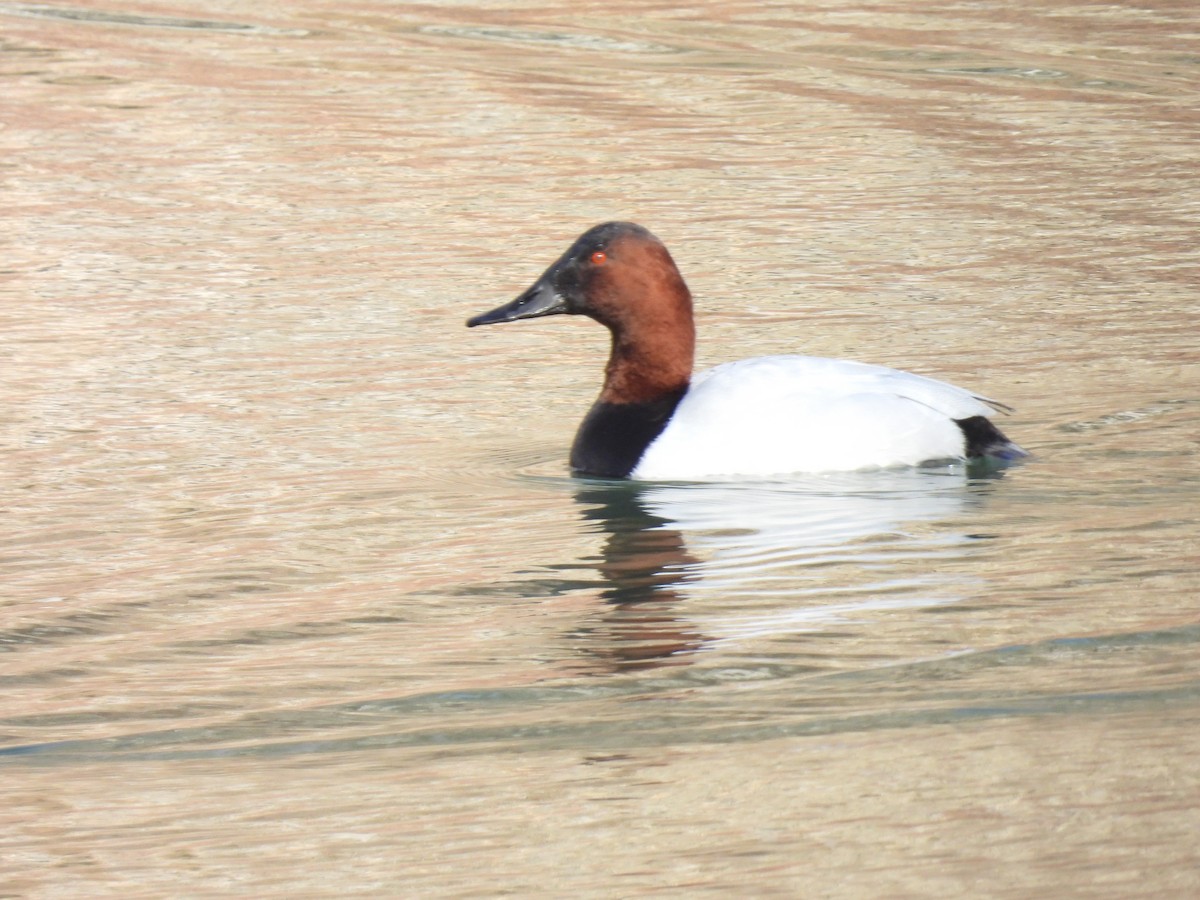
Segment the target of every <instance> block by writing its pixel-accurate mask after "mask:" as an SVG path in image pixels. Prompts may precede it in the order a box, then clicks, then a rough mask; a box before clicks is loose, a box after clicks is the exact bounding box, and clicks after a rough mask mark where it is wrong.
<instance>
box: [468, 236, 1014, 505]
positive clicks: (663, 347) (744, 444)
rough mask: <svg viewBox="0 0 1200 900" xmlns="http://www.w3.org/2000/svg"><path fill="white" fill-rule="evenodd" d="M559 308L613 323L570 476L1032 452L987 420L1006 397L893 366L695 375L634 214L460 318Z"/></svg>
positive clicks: (671, 301)
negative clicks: (497, 301)
mask: <svg viewBox="0 0 1200 900" xmlns="http://www.w3.org/2000/svg"><path fill="white" fill-rule="evenodd" d="M564 314H565V315H582V316H588V317H590V318H592V319H594V320H595V321H597V322H599V323H600V324H601V325H603V326H605V327H606V328H607V329H608V330H609V332H611V335H612V345H611V349H610V352H609V357H608V363H607V365H606V367H605V370H604V383H603V386H602V388H601V390H600V395H599V397H597V398H596V401H595V402H594V403H593V404H592V407H591V409H590V410H589V411H588V412H587V414H586V415H585V416H584V419H583V421H582V423H581V424H580V426H579V429H578V431H577V433H576V435H575V440H574V443H573V444H572V446H571V452H570V466H571V469H572V471H573V472H574V474H576V475H578V476H584V477H594V478H601V479H632V480H638V481H711V480H722V479H747V478H749V479H761V478H780V477H786V476H788V475H798V474H801V473H805V474H815V473H823V472H847V471H856V470H870V469H892V468H897V467H915V466H929V465H943V464H955V463H964V462H965V463H967V464H970V463H972V462H975V461H988V462H991V463H997V464H999V465H1001V466H1004V465H1007V464H1008V463H1010V462H1012V461H1014V460H1017V459H1020V458H1021V457H1024V456H1027V455H1028V454H1027V453H1026V451H1025V450H1024V449H1022V448H1021V447H1020V446H1018V445H1017V444H1015V443H1013V442H1012V441H1010V440H1009V439H1008V438H1007V437H1006V436H1005V435H1004V434H1003V432H1001V431H1000V429H999V428H997V427H996V425H995V424H994V423H993V422H992V421H991V416H992V415H994V414H995V413H997V412H1011V411H1012V410H1011V408H1010V407H1008V406H1005V405H1004V404H1002V403H999V402H997V401H995V400H991V399H989V398H987V397H984V396H981V395H979V394H975V393H973V392H971V391H969V390H965V389H964V388H960V387H956V386H955V385H952V384H948V383H946V382H943V381H937V380H935V379H932V378H927V377H924V376H921V375H915V374H913V373H911V372H905V371H902V370H899V369H892V368H888V367H886V366H880V365H873V364H870V363H863V362H856V361H853V360H845V359H827V358H822V357H815V356H804V355H777V356H761V357H755V358H751V359H742V360H737V361H734V362H728V363H723V364H721V365H717V366H715V367H713V368H711V369H708V370H706V371H704V372H701V373H700V374H698V375H693V367H694V360H695V347H696V328H695V321H694V318H693V310H692V295H691V292H690V291H689V290H688V287H687V284H686V283H685V282H684V280H683V276H682V275H681V274H680V271H679V268H678V266H676V264H675V261H674V260H673V259H672V258H671V254H670V253H669V252H668V251H667V248H666V245H665V244H663V242H662V241H660V240H659V239H658V238H657V237H655V236H654V235H653V234H652V233H651V232H650V231H649V230H647V229H646V228H644V227H643V226H641V225H638V224H635V223H633V222H605V223H603V224H600V225H596V226H594V227H592V228H589V229H588V230H587V231H585V232H584V233H583V234H582V235H580V236H579V238H578V239H576V240H575V242H574V243H572V244H571V245H570V247H568V248H567V250H566V252H565V253H563V254H562V256H560V257H559V258H558V259H557V260H556V261H555V262H554V263H552V264H551V265H550V267H549V268H547V269H546V271H545V272H544V273H543V274H542V275H541V277H539V278H538V279H537V280H536V281H535V282H534V283H533V285H532V286H531V287H529V288H528V289H527V290H526V291H524V292H523V293H521V294H520V295H518V296H517V297H516V299H514V300H512V301H511V302H508V303H505V304H503V305H501V306H499V307H497V308H495V309H493V310H491V311H490V312H485V313H482V314H480V315H477V316H474V317H473V318H471V319H469V320H468V321H467V326H468V327H470V328H475V327H478V326H481V325H493V324H497V323H502V322H515V321H518V320H521V319H534V318H540V317H543V316H553V315H564Z"/></svg>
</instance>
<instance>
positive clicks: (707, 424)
mask: <svg viewBox="0 0 1200 900" xmlns="http://www.w3.org/2000/svg"><path fill="white" fill-rule="evenodd" d="M996 406H997V405H996V404H994V403H993V402H992V401H988V400H987V399H986V398H983V397H979V396H976V395H974V394H972V393H971V392H970V391H966V390H963V389H962V388H959V387H955V386H954V385H951V384H946V383H945V382H942V381H937V380H935V379H932V378H924V377H922V376H920V375H913V374H911V373H909V372H902V371H900V370H898V369H889V368H886V367H884V366H873V365H869V364H866V363H858V362H851V361H848V360H840V359H823V358H820V357H812V356H764V357H758V358H755V359H745V360H740V361H738V362H732V363H726V364H724V365H720V366H717V367H716V368H713V369H709V370H708V371H706V372H703V373H701V374H700V375H698V376H697V377H696V378H695V379H694V380H693V382H692V385H691V387H690V388H689V390H688V392H687V394H686V395H685V396H684V398H683V399H682V400H681V401H680V403H679V405H678V407H676V409H675V412H674V415H672V417H671V421H670V423H669V424H668V425H667V427H666V428H665V429H664V430H663V432H662V433H661V434H660V435H659V436H658V438H657V439H655V440H654V441H653V443H651V444H650V445H649V446H648V447H647V448H646V452H645V453H644V454H643V455H642V458H641V460H640V461H639V462H638V465H637V466H636V468H635V469H634V470H633V472H632V473H631V474H632V477H634V478H639V479H646V480H686V479H692V478H696V479H699V478H707V477H713V476H719V475H746V476H765V475H775V474H780V475H781V474H787V473H791V472H832V471H851V470H855V469H868V468H876V467H888V466H904V465H917V464H920V463H923V462H929V461H932V460H939V459H954V458H961V457H963V456H964V455H966V449H967V440H966V436H965V434H964V429H963V427H962V426H960V425H959V422H961V421H978V418H983V419H986V417H987V416H988V415H990V414H991V413H992V412H993V411H994V409H995V408H996ZM984 424H986V422H985V423H984ZM997 434H999V433H998V432H997ZM1001 439H1003V438H1002V436H1001Z"/></svg>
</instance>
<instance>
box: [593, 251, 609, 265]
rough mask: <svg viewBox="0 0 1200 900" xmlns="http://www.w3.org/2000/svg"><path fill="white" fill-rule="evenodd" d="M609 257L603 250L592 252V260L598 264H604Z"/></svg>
mask: <svg viewBox="0 0 1200 900" xmlns="http://www.w3.org/2000/svg"><path fill="white" fill-rule="evenodd" d="M606 259H608V254H607V253H605V252H604V251H603V250H597V251H596V252H595V253H593V254H592V262H593V263H594V264H595V265H597V266H602V265H604V261H605V260H606Z"/></svg>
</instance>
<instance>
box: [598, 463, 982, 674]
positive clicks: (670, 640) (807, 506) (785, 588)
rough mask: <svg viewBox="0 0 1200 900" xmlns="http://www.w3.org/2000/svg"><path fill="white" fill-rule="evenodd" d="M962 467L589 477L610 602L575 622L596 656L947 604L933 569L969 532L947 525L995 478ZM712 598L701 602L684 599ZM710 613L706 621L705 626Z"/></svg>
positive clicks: (666, 649) (646, 652)
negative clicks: (670, 480) (764, 478)
mask: <svg viewBox="0 0 1200 900" xmlns="http://www.w3.org/2000/svg"><path fill="white" fill-rule="evenodd" d="M998 477H1000V475H994V476H991V477H990V478H988V479H979V478H975V479H968V477H967V474H966V470H965V467H963V466H955V467H948V468H946V469H941V470H933V469H902V470H890V471H885V472H851V473H835V474H829V475H817V476H807V477H804V478H795V479H789V480H788V481H786V482H771V483H768V482H739V483H712V484H689V485H662V484H660V485H632V484H628V483H621V482H607V483H605V482H591V483H588V484H587V486H586V487H584V488H583V489H582V490H580V491H579V493H578V495H577V497H578V500H579V501H580V503H581V504H583V506H584V508H585V509H584V513H583V515H584V518H585V519H588V520H592V521H596V522H598V523H600V525H601V527H602V528H603V529H604V531H606V532H607V534H608V538H607V540H606V542H605V544H604V548H603V558H602V560H601V562H600V565H599V567H598V568H599V570H600V572H601V574H602V575H603V576H604V577H605V579H606V580H607V581H608V584H609V587H608V589H607V590H606V591H605V593H604V597H605V599H607V600H609V601H610V603H611V604H613V605H612V606H609V607H607V608H606V609H605V610H604V611H603V612H602V613H600V614H599V618H600V624H596V623H592V624H589V625H588V626H585V627H584V628H582V629H581V631H580V633H581V634H582V633H586V634H587V635H588V636H589V638H594V637H595V636H596V634H597V633H602V634H603V635H604V636H605V643H604V644H603V646H602V647H597V646H596V644H595V643H593V642H592V641H590V640H589V645H590V646H589V655H591V656H593V658H594V657H595V656H597V655H602V656H604V657H605V658H606V659H608V660H610V661H613V660H621V661H622V662H623V663H626V664H627V663H629V662H632V661H639V662H642V663H648V662H650V660H651V659H653V658H655V657H660V658H666V657H675V661H677V662H678V661H682V660H681V659H680V655H681V654H684V653H686V652H687V651H694V650H697V649H700V648H702V647H703V646H705V645H707V644H709V643H712V642H713V641H716V640H721V639H725V638H732V637H745V636H750V635H771V634H780V633H790V632H795V631H807V630H810V629H812V628H814V627H822V626H824V625H827V624H828V623H829V622H831V621H835V620H837V619H840V618H843V617H846V616H848V615H853V614H856V613H861V612H865V611H868V610H871V609H882V608H905V607H912V608H917V607H926V606H934V605H940V604H944V603H949V602H953V601H955V600H957V599H959V598H960V596H961V590H962V587H961V585H960V584H958V583H957V582H956V581H955V580H954V579H953V577H949V578H942V577H940V576H939V575H938V574H937V571H936V570H937V568H938V564H939V563H940V564H947V563H950V562H952V561H953V560H954V559H955V558H958V557H960V556H961V555H962V554H963V553H964V552H965V549H966V547H967V546H968V544H969V542H970V541H971V536H970V535H969V534H968V533H967V532H966V531H964V530H963V529H962V528H961V527H956V526H955V525H954V524H953V523H954V521H955V520H956V519H959V518H960V517H962V516H963V514H964V513H966V512H967V511H968V510H969V508H970V507H971V506H972V505H973V504H976V503H978V502H979V501H980V500H981V499H982V497H983V496H984V495H985V494H986V493H987V492H988V491H989V490H990V489H991V486H992V485H993V484H994V479H996V478H998ZM695 600H712V601H715V602H716V603H717V604H718V605H717V606H716V607H714V606H713V605H711V604H701V607H703V612H701V610H700V609H699V608H698V607H697V606H696V605H694V604H693V603H689V604H686V605H685V604H684V601H695ZM701 622H702V623H703V624H702V625H701V624H700V623H701Z"/></svg>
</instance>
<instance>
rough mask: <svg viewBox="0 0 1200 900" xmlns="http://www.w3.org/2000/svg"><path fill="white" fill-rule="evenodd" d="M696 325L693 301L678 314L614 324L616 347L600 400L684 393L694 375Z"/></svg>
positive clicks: (624, 400) (642, 400)
mask: <svg viewBox="0 0 1200 900" xmlns="http://www.w3.org/2000/svg"><path fill="white" fill-rule="evenodd" d="M695 355H696V329H695V327H694V326H693V325H692V316H691V304H690V303H688V304H687V306H686V309H681V310H679V311H678V314H673V315H667V314H660V315H659V316H657V317H656V321H654V322H651V323H639V327H638V328H636V329H631V328H620V327H613V328H612V350H611V351H610V353H609V357H608V365H607V366H606V367H605V370H604V387H603V389H601V391H600V396H599V398H598V399H597V402H600V403H616V404H626V403H638V404H640V403H652V402H654V401H656V400H658V399H660V398H662V397H667V396H672V395H682V393H683V392H684V391H686V390H687V386H688V383H689V382H690V381H691V378H692V365H693V362H694V360H695Z"/></svg>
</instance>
